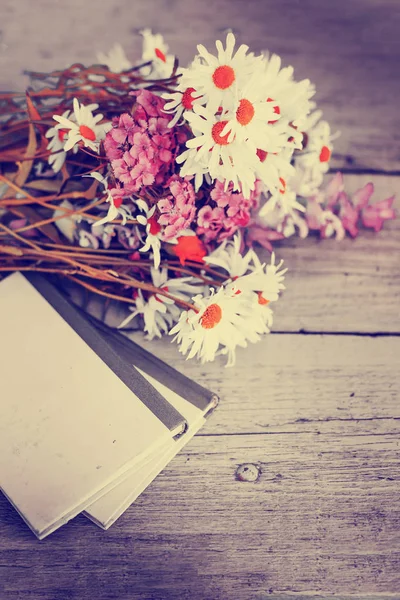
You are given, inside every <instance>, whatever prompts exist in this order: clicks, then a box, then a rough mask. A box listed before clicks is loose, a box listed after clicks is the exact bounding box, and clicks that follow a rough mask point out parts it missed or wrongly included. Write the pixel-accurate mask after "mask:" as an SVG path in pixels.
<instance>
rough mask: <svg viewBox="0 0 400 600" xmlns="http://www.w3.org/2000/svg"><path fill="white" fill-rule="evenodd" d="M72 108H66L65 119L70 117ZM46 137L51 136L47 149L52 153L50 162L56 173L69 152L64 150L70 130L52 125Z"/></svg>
mask: <svg viewBox="0 0 400 600" xmlns="http://www.w3.org/2000/svg"><path fill="white" fill-rule="evenodd" d="M70 112H71V111H70V110H66V111H65V112H64V113H63V114H62V116H63V117H64V118H65V119H68V117H69V115H70ZM45 135H46V137H47V138H50V141H49V143H48V144H47V150H50V151H51V154H50V156H49V158H48V163H49V165H50V166H51V168H52V169H53V171H54V172H55V173H58V172H59V171H60V170H61V169H62V167H63V164H64V163H65V159H66V157H67V153H66V151H65V150H64V146H65V142H66V140H67V139H68V130H67V129H59V128H57V127H56V126H54V127H50V129H48V130H47V131H46V134H45Z"/></svg>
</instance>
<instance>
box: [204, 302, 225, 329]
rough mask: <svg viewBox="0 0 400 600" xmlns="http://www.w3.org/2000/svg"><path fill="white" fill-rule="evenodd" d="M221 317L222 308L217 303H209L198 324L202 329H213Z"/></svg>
mask: <svg viewBox="0 0 400 600" xmlns="http://www.w3.org/2000/svg"><path fill="white" fill-rule="evenodd" d="M221 319H222V310H221V307H220V306H218V304H210V306H208V307H207V308H206V310H205V311H204V313H203V315H202V317H201V319H200V324H201V326H202V327H204V329H213V327H215V326H216V325H218V323H219V322H220V320H221Z"/></svg>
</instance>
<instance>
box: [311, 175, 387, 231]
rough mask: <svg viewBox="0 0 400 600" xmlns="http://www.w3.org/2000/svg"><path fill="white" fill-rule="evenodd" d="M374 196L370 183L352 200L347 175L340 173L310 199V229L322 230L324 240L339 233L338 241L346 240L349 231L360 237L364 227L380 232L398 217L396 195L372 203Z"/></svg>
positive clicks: (372, 186)
mask: <svg viewBox="0 0 400 600" xmlns="http://www.w3.org/2000/svg"><path fill="white" fill-rule="evenodd" d="M373 193H374V185H373V183H371V182H370V183H367V184H366V185H365V186H363V187H362V188H360V189H359V190H357V191H356V192H355V193H354V194H353V196H352V197H350V196H349V195H348V194H347V193H346V192H345V191H344V185H343V175H342V174H341V173H336V175H335V176H334V177H333V179H332V180H331V181H330V182H329V184H328V185H327V186H326V188H325V189H324V190H322V191H321V192H320V193H319V194H318V195H317V196H315V197H313V198H310V199H309V200H308V203H307V207H306V221H307V225H308V227H309V229H313V230H318V231H319V232H320V234H321V237H323V238H326V237H331V236H332V235H334V234H335V233H336V237H337V239H343V238H344V236H345V234H346V232H347V233H348V234H349V235H350V236H351V237H353V238H355V237H357V235H358V234H359V227H360V226H363V227H366V228H371V229H374V230H375V231H376V232H377V231H380V230H381V229H382V226H383V224H384V222H385V221H387V220H391V219H395V218H396V213H395V210H394V209H393V202H394V196H392V197H390V198H386V199H385V200H380V201H379V202H375V203H374V204H369V202H370V200H371V197H372V194H373Z"/></svg>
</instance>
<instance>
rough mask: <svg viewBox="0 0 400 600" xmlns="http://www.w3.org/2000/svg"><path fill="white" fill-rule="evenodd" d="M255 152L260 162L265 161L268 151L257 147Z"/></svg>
mask: <svg viewBox="0 0 400 600" xmlns="http://www.w3.org/2000/svg"><path fill="white" fill-rule="evenodd" d="M256 154H257V156H258V158H259V159H260V162H262V163H263V162H264V161H265V159H266V158H267V156H268V152H265V150H261V148H259V149H258V150H257V152H256Z"/></svg>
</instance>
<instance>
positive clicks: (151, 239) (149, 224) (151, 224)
mask: <svg viewBox="0 0 400 600" xmlns="http://www.w3.org/2000/svg"><path fill="white" fill-rule="evenodd" d="M135 202H136V204H137V205H138V207H139V209H140V210H141V211H142V212H144V213H145V215H138V216H137V217H136V219H137V221H138V223H140V225H144V226H145V227H146V240H145V242H144V246H143V247H142V248H139V252H149V250H152V251H153V259H154V266H155V268H156V269H158V267H159V266H160V261H161V254H160V249H161V236H160V232H161V226H160V225H159V223H157V220H156V217H155V216H154V213H155V210H156V205H154V206H153V207H152V208H151V209H150V210H149V207H148V206H147V204H146V202H145V201H144V200H136V201H135ZM138 234H139V235H140V231H138Z"/></svg>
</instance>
